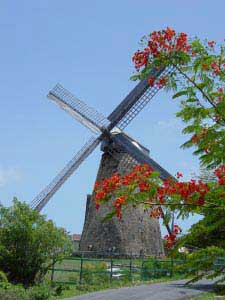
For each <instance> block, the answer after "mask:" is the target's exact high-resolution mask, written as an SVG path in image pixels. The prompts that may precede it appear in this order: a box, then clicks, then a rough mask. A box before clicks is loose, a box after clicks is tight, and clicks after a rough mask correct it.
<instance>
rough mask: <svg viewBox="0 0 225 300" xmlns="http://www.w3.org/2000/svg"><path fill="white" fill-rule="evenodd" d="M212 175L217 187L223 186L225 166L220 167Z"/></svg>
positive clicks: (224, 182) (224, 183)
mask: <svg viewBox="0 0 225 300" xmlns="http://www.w3.org/2000/svg"><path fill="white" fill-rule="evenodd" d="M214 174H215V175H216V177H217V178H218V184H219V185H225V165H222V166H220V167H219V168H217V169H216V170H215V171H214Z"/></svg>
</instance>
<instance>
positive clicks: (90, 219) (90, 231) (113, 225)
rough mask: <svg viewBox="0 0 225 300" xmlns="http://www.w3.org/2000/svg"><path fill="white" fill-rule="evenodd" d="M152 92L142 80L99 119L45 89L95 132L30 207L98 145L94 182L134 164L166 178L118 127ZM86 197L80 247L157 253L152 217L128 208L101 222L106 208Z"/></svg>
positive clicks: (154, 73)
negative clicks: (118, 216)
mask: <svg viewBox="0 0 225 300" xmlns="http://www.w3.org/2000/svg"><path fill="white" fill-rule="evenodd" d="M170 71H171V70H170V69H152V70H151V71H150V73H149V76H151V77H154V78H160V77H161V76H165V75H166V74H168V73H169V72H170ZM158 90H159V88H158V87H156V86H155V87H150V86H149V84H148V82H147V80H146V79H145V80H142V81H141V82H140V83H139V84H138V85H137V86H136V87H135V88H134V89H133V90H132V91H131V92H130V93H129V94H128V95H127V97H125V99H124V100H123V101H122V102H121V103H120V104H119V105H118V106H117V107H116V109H115V110H114V111H113V112H112V113H111V114H110V115H109V116H108V118H105V117H104V116H103V115H101V114H99V113H98V112H97V111H96V110H94V109H93V108H90V107H88V106H87V105H86V104H85V103H84V102H82V101H81V100H79V99H77V98H76V97H75V96H74V95H73V94H71V93H70V92H69V91H67V90H66V89H64V88H63V87H62V86H61V85H59V84H57V85H56V86H55V88H54V89H52V90H51V91H50V92H49V94H48V97H49V98H50V99H51V100H53V101H54V102H55V103H56V104H58V105H59V106H60V107H61V108H62V109H64V110H65V111H66V112H68V113H69V114H70V115H71V116H72V117H74V118H75V119H76V120H78V121H79V122H80V123H82V124H83V125H85V126H86V127H88V128H89V129H90V130H91V131H93V132H94V133H95V134H97V135H98V136H97V137H96V138H95V137H93V138H91V139H90V140H89V141H88V142H87V143H86V144H85V145H84V146H83V148H82V149H81V150H80V151H79V152H78V153H77V154H76V155H75V156H74V157H73V158H72V159H71V160H70V161H69V162H68V163H67V165H66V166H65V167H64V168H63V169H62V171H61V172H59V173H58V175H57V176H56V177H55V178H54V179H53V181H52V182H51V183H50V184H49V185H48V186H47V187H46V188H45V189H44V190H43V191H42V192H41V193H40V194H38V195H37V197H35V198H34V200H33V201H32V202H31V204H30V205H31V207H32V208H33V209H36V210H38V211H40V210H41V209H42V208H43V207H44V206H45V205H46V204H47V202H48V201H49V200H50V198H51V197H52V196H53V195H54V193H55V192H56V191H57V190H58V189H59V188H60V187H61V186H62V184H63V183H64V182H65V181H66V180H67V179H68V177H69V176H70V175H71V174H72V173H73V172H74V171H75V170H76V169H77V168H78V167H79V165H80V164H81V163H82V162H83V161H84V160H85V159H86V158H87V157H88V156H89V154H90V153H91V152H92V151H93V150H94V149H95V148H96V147H97V146H98V145H99V144H101V150H102V151H103V155H102V159H101V163H100V167H99V171H98V175H97V180H102V179H103V178H105V177H108V176H111V175H112V173H114V172H119V173H123V174H124V173H126V172H128V171H129V170H130V168H131V167H133V166H134V165H137V164H140V163H147V164H149V165H151V166H152V167H153V169H155V170H157V171H158V172H159V173H160V177H161V178H162V179H165V178H167V177H170V176H171V175H170V174H169V173H168V172H167V171H166V170H164V169H163V168H162V167H161V166H160V165H159V164H157V163H156V162H155V161H154V160H153V159H151V158H150V156H149V151H148V149H146V148H145V147H144V146H142V145H141V144H140V143H139V142H138V141H136V140H135V139H133V138H132V137H130V136H128V135H127V134H125V133H124V132H123V131H122V130H123V129H124V128H125V127H126V126H127V125H128V124H129V123H130V122H131V121H132V120H133V119H134V117H135V116H136V115H137V114H138V113H139V112H140V111H141V110H142V109H143V108H144V107H145V105H146V104H147V103H148V102H149V101H150V100H151V98H152V97H153V96H154V95H155V94H156V93H157V92H158ZM92 197H93V196H92V195H89V196H88V197H87V205H86V214H85V223H84V228H83V233H82V237H81V243H80V249H81V250H84V251H85V250H90V248H91V249H92V250H94V251H98V252H101V253H107V252H109V251H112V250H114V251H116V252H120V253H123V254H130V253H132V254H135V255H139V254H140V253H145V254H147V255H158V256H160V255H163V253H164V251H163V246H162V242H161V233H160V227H159V222H158V220H155V219H152V218H150V217H149V215H148V214H147V213H146V212H145V211H144V210H143V209H142V208H139V207H136V208H133V207H129V208H128V210H127V211H126V212H125V213H124V217H123V219H122V220H121V221H118V220H115V219H114V218H112V219H111V220H110V221H108V222H104V223H103V222H102V219H103V217H104V216H105V215H106V214H107V212H108V211H109V207H107V206H105V207H102V208H101V209H100V212H96V210H95V207H94V203H93V202H94V201H92Z"/></svg>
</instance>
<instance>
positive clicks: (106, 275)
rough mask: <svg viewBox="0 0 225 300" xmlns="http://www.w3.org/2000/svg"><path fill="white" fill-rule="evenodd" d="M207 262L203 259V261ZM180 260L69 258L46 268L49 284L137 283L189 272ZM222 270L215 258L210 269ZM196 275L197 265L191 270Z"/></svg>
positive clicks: (223, 261) (223, 264)
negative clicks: (212, 267)
mask: <svg viewBox="0 0 225 300" xmlns="http://www.w3.org/2000/svg"><path fill="white" fill-rule="evenodd" d="M206 259H207V258H206ZM186 262H187V261H186V258H185V257H184V258H183V259H173V258H169V259H158V258H155V257H144V256H143V257H134V256H130V257H116V256H114V257H107V258H99V257H97V258H94V257H90V256H89V257H88V256H84V255H81V256H77V257H69V258H66V259H64V260H63V261H62V262H61V263H56V264H55V265H54V267H53V268H51V269H50V274H49V276H50V278H51V281H52V282H57V283H65V284H87V285H93V284H99V283H111V282H113V281H121V282H124V281H126V282H127V281H140V280H142V281H143V280H146V281H147V280H151V279H156V278H164V277H171V278H172V277H174V276H178V275H179V277H180V276H182V275H184V276H185V274H186V273H187V272H186V271H190V269H188V270H186V271H185V269H184V268H183V266H184V264H185V263H186ZM221 267H225V258H217V259H216V260H215V262H214V269H215V270H219V269H220V268H221ZM191 271H193V272H195V273H196V275H197V274H198V272H199V270H198V263H196V266H195V268H194V269H193V268H192V270H191Z"/></svg>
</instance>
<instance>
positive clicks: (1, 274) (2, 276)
mask: <svg viewBox="0 0 225 300" xmlns="http://www.w3.org/2000/svg"><path fill="white" fill-rule="evenodd" d="M0 282H8V279H7V276H6V275H5V273H4V272H3V271H0Z"/></svg>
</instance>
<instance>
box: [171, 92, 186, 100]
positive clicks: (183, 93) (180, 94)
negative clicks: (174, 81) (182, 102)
mask: <svg viewBox="0 0 225 300" xmlns="http://www.w3.org/2000/svg"><path fill="white" fill-rule="evenodd" d="M183 95H187V91H180V92H178V93H176V94H174V95H173V97H172V98H173V99H175V98H178V97H180V96H183Z"/></svg>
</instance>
